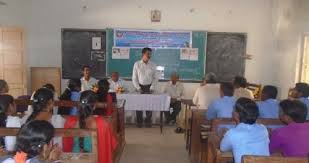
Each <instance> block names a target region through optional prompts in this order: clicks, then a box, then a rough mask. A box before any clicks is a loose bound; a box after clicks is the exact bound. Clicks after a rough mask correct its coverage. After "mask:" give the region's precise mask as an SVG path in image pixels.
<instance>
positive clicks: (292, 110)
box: [269, 100, 309, 157]
mask: <svg viewBox="0 0 309 163" xmlns="http://www.w3.org/2000/svg"><path fill="white" fill-rule="evenodd" d="M307 114H308V112H307V107H306V105H305V104H303V103H301V102H300V101H292V100H284V101H282V102H280V120H281V121H282V122H284V123H285V124H287V126H286V127H282V128H280V129H277V130H274V131H273V132H272V134H271V139H270V145H269V147H270V152H271V153H276V152H280V153H282V154H283V156H286V157H308V154H309V141H308V138H309V123H306V122H305V120H306V116H307Z"/></svg>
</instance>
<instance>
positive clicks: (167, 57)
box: [106, 29, 207, 81]
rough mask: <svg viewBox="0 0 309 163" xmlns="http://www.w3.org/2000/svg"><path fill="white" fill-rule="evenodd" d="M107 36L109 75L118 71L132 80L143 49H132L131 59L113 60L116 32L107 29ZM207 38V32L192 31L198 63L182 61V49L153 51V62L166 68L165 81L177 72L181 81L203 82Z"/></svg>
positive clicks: (193, 45)
mask: <svg viewBox="0 0 309 163" xmlns="http://www.w3.org/2000/svg"><path fill="white" fill-rule="evenodd" d="M106 35H107V37H106V38H107V50H106V51H107V75H110V74H111V73H112V72H113V71H117V72H119V74H120V76H121V77H122V78H131V76H132V69H133V65H134V63H135V62H136V61H138V60H140V59H141V51H142V49H137V48H131V49H130V59H126V60H125V59H112V49H113V46H114V30H113V29H107V30H106ZM206 37H207V33H206V32H205V31H192V48H198V49H199V52H198V53H199V57H198V61H188V60H180V49H165V48H163V49H162V48H158V49H153V52H152V57H151V61H152V62H154V63H155V64H156V65H157V66H163V67H164V68H165V70H164V79H169V76H170V74H171V73H173V72H177V73H178V74H179V75H180V79H181V80H196V81H199V80H202V79H203V77H204V73H205V72H204V71H205V58H206V40H207V39H206Z"/></svg>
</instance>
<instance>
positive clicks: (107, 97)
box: [94, 79, 117, 116]
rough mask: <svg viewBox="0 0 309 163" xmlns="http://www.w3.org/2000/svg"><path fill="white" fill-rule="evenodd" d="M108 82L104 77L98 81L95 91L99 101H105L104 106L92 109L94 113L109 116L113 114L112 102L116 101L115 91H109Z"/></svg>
mask: <svg viewBox="0 0 309 163" xmlns="http://www.w3.org/2000/svg"><path fill="white" fill-rule="evenodd" d="M109 85H110V84H109V82H108V81H107V80H106V79H103V80H100V81H99V82H98V90H97V92H96V94H97V97H98V101H99V102H106V103H107V106H106V108H96V109H95V111H94V114H95V115H105V116H111V115H112V114H113V109H114V107H113V103H114V102H117V98H116V93H115V92H109V90H110V87H109Z"/></svg>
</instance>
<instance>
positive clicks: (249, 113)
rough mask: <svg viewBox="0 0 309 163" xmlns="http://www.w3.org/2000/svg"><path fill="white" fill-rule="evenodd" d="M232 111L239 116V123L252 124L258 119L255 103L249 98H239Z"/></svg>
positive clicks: (257, 109)
mask: <svg viewBox="0 0 309 163" xmlns="http://www.w3.org/2000/svg"><path fill="white" fill-rule="evenodd" d="M234 111H235V112H236V113H238V114H239V120H240V122H241V123H245V124H250V125H252V124H254V123H255V122H256V119H257V118H258V117H259V108H258V106H257V105H256V103H255V102H254V101H253V100H251V99H249V98H239V99H238V100H237V101H236V104H235V107H234Z"/></svg>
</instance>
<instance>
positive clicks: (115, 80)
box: [108, 72, 126, 92]
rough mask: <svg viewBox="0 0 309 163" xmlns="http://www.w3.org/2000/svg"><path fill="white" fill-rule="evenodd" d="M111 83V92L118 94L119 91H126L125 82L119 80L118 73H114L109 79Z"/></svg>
mask: <svg viewBox="0 0 309 163" xmlns="http://www.w3.org/2000/svg"><path fill="white" fill-rule="evenodd" d="M108 82H109V92H117V91H119V89H122V90H123V91H126V88H125V84H124V80H122V79H120V78H119V73H118V72H112V76H111V78H110V79H108Z"/></svg>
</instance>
